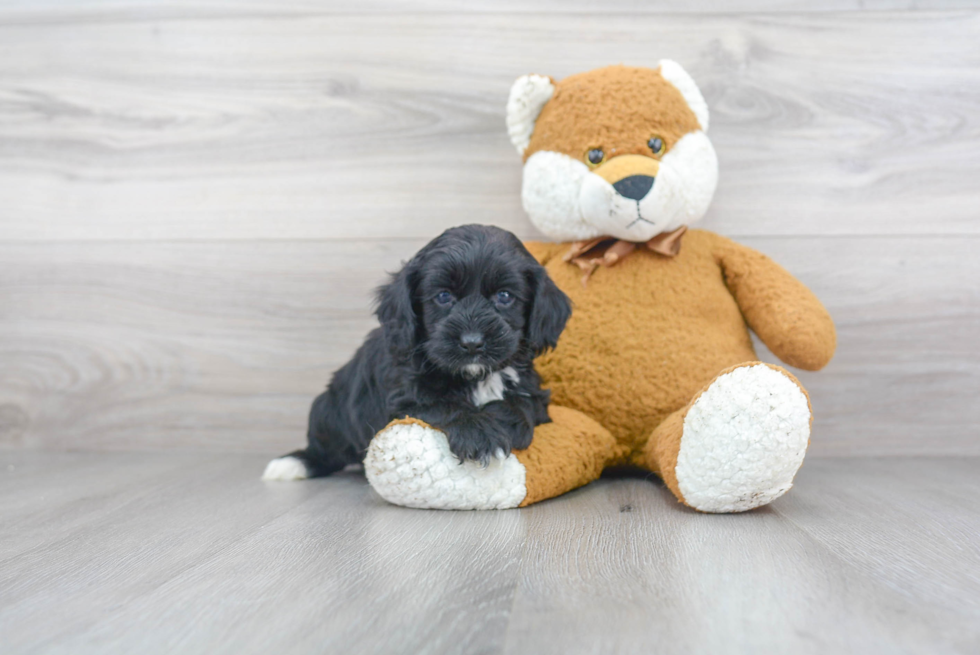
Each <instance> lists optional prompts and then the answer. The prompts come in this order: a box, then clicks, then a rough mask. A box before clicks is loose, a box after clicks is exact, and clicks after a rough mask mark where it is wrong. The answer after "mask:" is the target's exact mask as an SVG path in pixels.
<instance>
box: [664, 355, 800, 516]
mask: <svg viewBox="0 0 980 655" xmlns="http://www.w3.org/2000/svg"><path fill="white" fill-rule="evenodd" d="M809 439H810V405H809V402H808V400H807V397H806V395H805V394H804V393H803V391H802V389H800V387H799V385H798V384H797V383H796V382H795V381H794V380H792V379H791V378H789V377H787V376H786V375H784V374H783V373H781V372H779V371H778V370H776V369H773V368H770V367H769V366H766V365H765V364H754V365H749V366H743V367H741V368H737V369H735V370H733V371H731V372H729V373H726V374H724V375H721V376H719V377H718V378H717V379H716V380H715V381H714V382H713V383H712V384H711V386H710V387H708V389H707V390H706V391H704V393H702V394H701V396H700V397H699V398H698V399H697V401H695V403H694V405H693V406H692V407H691V408H690V409H689V410H688V412H687V415H686V416H685V417H684V432H683V436H682V437H681V445H680V451H679V452H678V455H677V467H676V468H675V474H676V476H677V483H678V487H679V488H680V490H681V493H682V494H683V496H684V500H685V501H686V502H687V504H688V505H690V506H692V507H694V508H695V509H698V510H700V511H702V512H744V511H746V510H749V509H753V508H755V507H760V506H762V505H766V504H768V503H770V502H772V501H773V500H775V499H776V498H779V497H780V496H782V495H783V494H784V493H786V492H787V491H788V490H789V488H790V487H792V486H793V476H794V475H796V471H797V470H799V468H800V465H801V464H802V463H803V456H804V455H805V454H806V448H807V444H808V443H809Z"/></svg>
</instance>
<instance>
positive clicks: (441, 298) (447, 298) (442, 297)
mask: <svg viewBox="0 0 980 655" xmlns="http://www.w3.org/2000/svg"><path fill="white" fill-rule="evenodd" d="M452 302H453V294H451V293H449V292H448V291H440V292H439V293H437V294H436V304H437V305H449V304H451V303H452Z"/></svg>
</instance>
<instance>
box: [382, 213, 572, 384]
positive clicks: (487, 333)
mask: <svg viewBox="0 0 980 655" xmlns="http://www.w3.org/2000/svg"><path fill="white" fill-rule="evenodd" d="M570 313H571V305H570V303H569V301H568V298H567V297H566V296H565V294H564V293H562V292H561V291H560V290H559V289H558V288H557V287H556V286H555V285H554V283H553V282H552V281H551V279H550V278H549V277H548V275H547V273H546V272H545V271H544V269H543V268H542V267H541V265H540V264H538V263H537V262H536V261H535V260H534V258H533V257H531V255H530V254H529V253H528V252H527V250H526V249H525V248H524V246H523V245H522V244H521V242H520V241H519V240H518V239H517V237H515V236H514V235H513V234H511V233H509V232H507V231H505V230H501V229H499V228H493V227H487V226H479V225H468V226H463V227H459V228H453V229H451V230H448V231H446V232H445V233H443V234H442V235H440V236H439V237H437V238H436V239H435V240H433V241H432V242H431V243H430V244H429V245H427V246H426V247H425V248H423V249H422V250H421V251H420V252H419V253H418V254H417V255H416V256H415V257H414V258H413V259H412V261H410V262H409V263H408V264H407V265H406V266H405V268H404V269H403V270H402V271H401V272H400V273H398V274H397V275H396V276H395V279H394V280H393V281H392V283H391V284H390V285H388V286H387V287H384V288H383V289H382V291H381V301H380V304H379V307H378V316H379V318H380V319H381V322H382V325H383V326H384V328H385V334H386V337H388V338H389V342H390V343H391V344H392V346H393V347H394V348H395V349H396V350H398V349H401V350H402V351H407V350H408V349H410V351H411V353H412V354H422V355H424V357H425V359H426V360H427V362H429V363H430V364H431V365H434V366H435V367H437V368H438V369H440V370H442V371H444V372H447V373H450V374H453V375H460V376H463V377H466V378H471V379H473V378H482V377H484V376H485V375H487V374H489V373H491V372H494V371H498V370H500V369H502V368H504V367H505V366H506V365H508V363H510V362H512V361H513V360H514V359H515V358H516V357H519V356H521V355H522V354H523V355H526V356H527V357H528V358H530V357H531V356H533V355H534V354H536V353H538V352H541V351H543V350H544V349H546V348H548V347H554V346H555V344H556V343H557V340H558V336H559V334H560V333H561V330H562V329H563V328H564V325H565V322H566V321H567V319H568V316H569V314H570Z"/></svg>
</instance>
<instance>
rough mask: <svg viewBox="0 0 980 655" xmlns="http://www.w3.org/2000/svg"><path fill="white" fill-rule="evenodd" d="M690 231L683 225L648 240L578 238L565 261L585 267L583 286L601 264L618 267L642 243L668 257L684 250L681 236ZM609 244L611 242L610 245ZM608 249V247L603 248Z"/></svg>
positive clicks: (566, 255) (564, 258)
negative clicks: (580, 239) (637, 241)
mask: <svg viewBox="0 0 980 655" xmlns="http://www.w3.org/2000/svg"><path fill="white" fill-rule="evenodd" d="M685 232H687V226H686V225H682V226H681V227H679V228H677V229H676V230H674V231H673V232H664V233H663V234H658V235H657V236H655V237H653V238H652V239H650V240H649V241H647V242H645V243H635V242H633V241H620V240H619V239H616V238H615V237H596V238H595V239H589V240H588V241H576V242H575V243H573V244H572V247H571V248H570V249H569V250H568V252H566V253H565V255H564V256H563V257H562V261H566V262H571V263H573V264H575V265H576V266H578V267H579V268H581V269H582V270H583V271H584V272H585V274H584V275H583V276H582V286H585V285H586V284H587V283H588V281H589V276H590V275H592V273H593V272H595V270H596V269H597V268H599V267H600V266H606V267H609V266H615V265H616V264H617V263H619V262H621V261H622V260H623V259H625V258H626V257H628V256H629V255H630V253H632V252H633V251H634V250H636V248H637V247H638V246H646V247H647V248H649V249H650V250H652V251H653V252H655V253H658V254H660V255H663V256H664V257H674V256H676V255H677V253H679V252H680V251H681V237H682V236H684V233H685ZM607 244H608V245H607ZM603 248H605V250H602V249H603Z"/></svg>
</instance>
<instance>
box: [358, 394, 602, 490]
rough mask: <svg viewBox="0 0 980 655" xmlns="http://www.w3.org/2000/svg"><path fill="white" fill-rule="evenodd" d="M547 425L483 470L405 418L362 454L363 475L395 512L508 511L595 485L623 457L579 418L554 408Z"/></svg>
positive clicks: (441, 437) (435, 433) (433, 432)
mask: <svg viewBox="0 0 980 655" xmlns="http://www.w3.org/2000/svg"><path fill="white" fill-rule="evenodd" d="M548 413H549V415H550V416H551V423H545V424H543V425H539V426H538V427H537V428H535V430H534V440H533V441H532V442H531V446H530V447H529V448H527V449H526V450H521V451H514V452H512V453H509V454H508V455H507V456H506V457H505V458H503V459H495V460H493V461H492V462H491V463H490V465H489V466H487V467H485V468H484V467H482V466H481V465H480V463H479V462H470V461H466V462H462V463H460V462H459V461H458V460H457V459H456V457H455V456H454V455H453V454H452V453H451V452H450V451H449V442H448V441H447V440H446V436H445V435H444V434H443V433H442V432H440V431H439V430H436V429H435V428H433V427H431V426H429V425H427V424H426V423H423V422H422V421H418V420H415V419H411V418H406V419H399V420H396V421H392V422H391V423H389V424H388V425H387V426H386V427H385V428H384V429H383V430H381V431H380V432H379V433H378V434H377V435H375V437H374V439H372V440H371V444H370V446H369V447H368V452H367V455H366V456H365V458H364V472H365V473H366V475H367V478H368V481H369V482H370V483H371V486H372V487H374V490H375V491H377V492H378V494H380V495H381V497H382V498H384V499H385V500H387V501H388V502H390V503H393V504H395V505H403V506H405V507H419V508H429V509H507V508H511V507H523V506H524V505H529V504H531V503H534V502H537V501H539V500H544V499H546V498H552V497H554V496H557V495H559V494H563V493H565V492H566V491H570V490H571V489H574V488H576V487H580V486H582V485H584V484H588V483H589V482H591V481H593V480H595V479H596V478H598V477H599V475H600V474H601V473H602V469H603V468H604V467H605V466H606V464H607V463H608V462H609V461H610V460H612V459H613V458H614V457H616V456H617V455H618V454H621V453H619V452H618V450H617V446H616V441H615V439H613V437H612V435H611V434H610V433H609V431H608V430H606V429H605V428H603V427H602V426H601V425H599V424H598V423H596V422H595V421H593V420H592V419H590V418H588V417H587V416H585V415H584V414H582V413H580V412H577V411H575V410H572V409H568V408H565V407H558V406H555V405H552V406H551V407H550V408H549V409H548Z"/></svg>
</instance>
